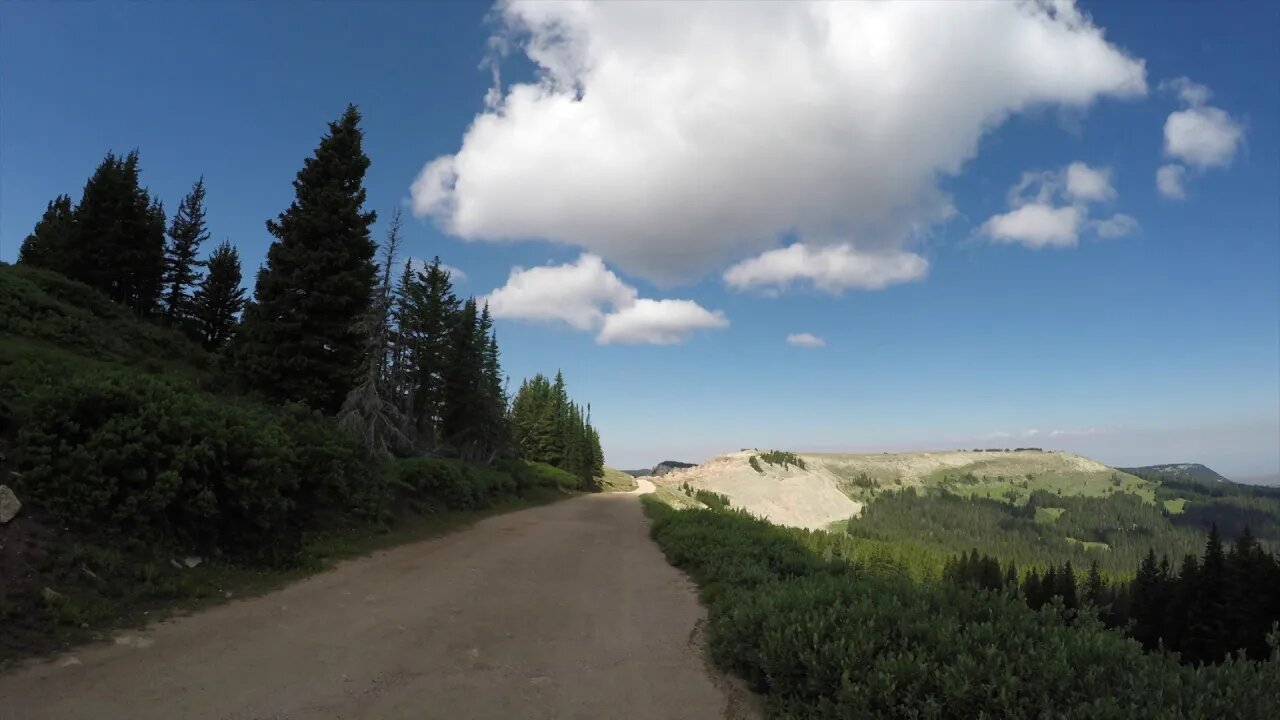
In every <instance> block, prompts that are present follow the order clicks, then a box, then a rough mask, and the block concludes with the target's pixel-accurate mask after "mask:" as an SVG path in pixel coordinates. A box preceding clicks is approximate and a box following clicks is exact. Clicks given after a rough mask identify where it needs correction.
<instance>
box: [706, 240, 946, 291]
mask: <svg viewBox="0 0 1280 720" xmlns="http://www.w3.org/2000/svg"><path fill="white" fill-rule="evenodd" d="M928 271H929V261H928V260H925V259H924V258H922V257H920V256H919V255H917V254H915V253H912V252H906V251H903V250H889V251H882V252H878V253H861V252H859V251H857V250H855V249H854V248H853V246H851V245H848V244H843V245H834V246H829V247H820V248H813V247H810V246H809V245H806V244H804V243H794V244H792V245H789V246H787V247H785V248H777V249H775V250H769V251H766V252H764V253H762V254H760V255H758V256H756V257H753V258H748V259H746V260H743V261H742V262H739V263H737V264H735V265H734V266H732V267H730V268H729V269H728V270H726V271H725V272H724V281H725V283H726V284H727V285H729V287H732V288H734V289H737V290H746V289H750V288H764V289H773V290H782V289H785V288H787V287H788V286H789V285H790V284H791V283H792V282H794V281H799V280H808V281H809V282H811V283H812V284H813V286H814V287H815V288H817V289H819V290H823V291H826V292H830V293H839V292H841V291H843V290H846V289H849V288H858V289H862V290H879V289H881V288H884V287H887V286H889V285H892V284H894V283H902V282H909V281H911V280H919V279H920V278H922V277H924V276H925V273H927V272H928Z"/></svg>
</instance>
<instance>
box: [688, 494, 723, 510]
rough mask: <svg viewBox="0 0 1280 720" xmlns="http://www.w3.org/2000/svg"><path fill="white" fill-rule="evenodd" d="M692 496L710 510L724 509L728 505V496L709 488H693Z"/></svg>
mask: <svg viewBox="0 0 1280 720" xmlns="http://www.w3.org/2000/svg"><path fill="white" fill-rule="evenodd" d="M693 498H694V499H695V500H697V501H698V502H700V503H702V504H703V505H706V506H707V507H709V508H711V509H712V510H725V509H727V508H728V507H729V496H728V495H721V494H720V493H717V492H711V491H710V490H701V489H700V490H695V491H694V493H693Z"/></svg>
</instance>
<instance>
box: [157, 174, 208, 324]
mask: <svg viewBox="0 0 1280 720" xmlns="http://www.w3.org/2000/svg"><path fill="white" fill-rule="evenodd" d="M208 239H209V231H208V229H207V228H206V227H205V209H204V178H203V177H201V178H200V179H199V180H197V181H196V183H195V185H192V186H191V192H189V193H187V196H186V197H184V198H182V202H181V203H180V204H179V205H178V211H177V212H176V213H174V214H173V220H172V221H171V222H170V223H169V242H168V244H167V245H166V246H165V250H164V298H163V305H164V315H165V319H166V320H167V321H168V322H170V323H173V324H176V325H179V326H180V327H183V328H184V329H188V330H189V329H190V326H191V321H192V315H193V308H192V292H193V291H194V289H195V285H196V280H197V277H198V274H197V271H198V269H199V268H200V267H201V266H202V265H204V263H202V262H200V260H198V259H197V255H198V254H199V252H200V245H201V244H202V243H204V241H205V240H208Z"/></svg>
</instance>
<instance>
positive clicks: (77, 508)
mask: <svg viewBox="0 0 1280 720" xmlns="http://www.w3.org/2000/svg"><path fill="white" fill-rule="evenodd" d="M16 449H17V453H16V454H17V457H18V462H19V468H20V469H21V470H23V471H24V474H23V477H22V481H21V484H22V491H23V492H24V493H25V496H27V497H30V498H31V499H32V501H33V504H34V505H36V506H38V507H39V508H41V509H42V510H45V511H47V512H49V513H51V514H52V515H53V516H54V517H56V518H57V519H59V520H60V521H61V522H63V523H65V524H67V525H70V526H74V527H77V528H78V529H81V530H84V531H87V532H90V533H93V534H103V535H108V536H122V537H133V538H143V539H146V540H148V541H151V542H160V543H165V544H171V545H173V546H175V547H176V548H178V549H181V550H183V551H189V552H195V553H198V554H218V553H226V554H229V555H231V556H233V557H237V558H241V559H246V560H255V561H261V562H267V563H271V564H289V563H291V562H293V561H294V560H296V558H297V556H298V552H299V548H300V542H301V531H302V530H303V529H304V528H306V527H307V526H309V525H310V524H312V520H313V517H314V515H315V514H316V512H317V511H318V510H319V509H321V508H328V509H330V510H331V511H333V512H350V513H352V514H353V515H355V516H358V517H368V516H370V515H378V514H379V513H380V512H383V511H382V510H381V508H379V507H378V504H379V503H380V502H381V500H380V499H379V495H380V493H379V492H378V491H377V490H376V488H371V487H370V484H371V483H376V482H377V481H376V478H374V476H372V474H371V473H369V472H368V471H367V468H365V467H364V466H363V465H362V464H361V462H360V461H359V459H358V458H359V455H358V453H357V451H356V448H355V445H354V443H353V442H351V441H350V440H348V439H347V438H345V437H344V436H342V435H341V434H339V433H338V432H337V430H336V428H334V427H333V426H332V425H331V424H330V423H328V422H327V421H324V420H323V419H321V418H319V417H317V416H314V415H311V414H309V413H307V412H306V411H303V410H299V409H296V408H295V409H285V410H282V411H279V412H276V411H271V410H268V409H266V408H264V407H261V406H256V405H251V404H249V403H241V402H233V401H230V400H228V399H226V398H217V397H214V396H212V395H209V394H207V393H204V392H201V391H199V390H196V389H195V388H193V387H191V386H189V385H187V384H185V383H182V382H178V381H171V380H162V379H159V378H155V377H149V376H144V375H138V374H134V373H128V372H106V373H98V374H93V375H81V376H76V377H72V378H70V379H69V380H68V381H67V382H65V383H63V384H61V385H59V386H52V387H46V388H43V389H41V390H39V391H37V392H36V393H35V394H33V396H32V397H31V408H30V416H29V417H28V418H27V420H26V422H24V423H23V426H22V428H21V429H20V431H19V434H18V442H17V448H16Z"/></svg>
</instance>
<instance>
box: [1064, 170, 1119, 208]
mask: <svg viewBox="0 0 1280 720" xmlns="http://www.w3.org/2000/svg"><path fill="white" fill-rule="evenodd" d="M1066 196H1067V197H1068V198H1070V199H1072V200H1085V201H1100V200H1110V199H1112V198H1114V197H1115V196H1116V191H1115V189H1114V188H1112V187H1111V170H1110V169H1109V168H1091V167H1089V166H1088V165H1085V164H1084V163H1081V162H1073V163H1071V164H1070V165H1068V166H1067V190H1066Z"/></svg>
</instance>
